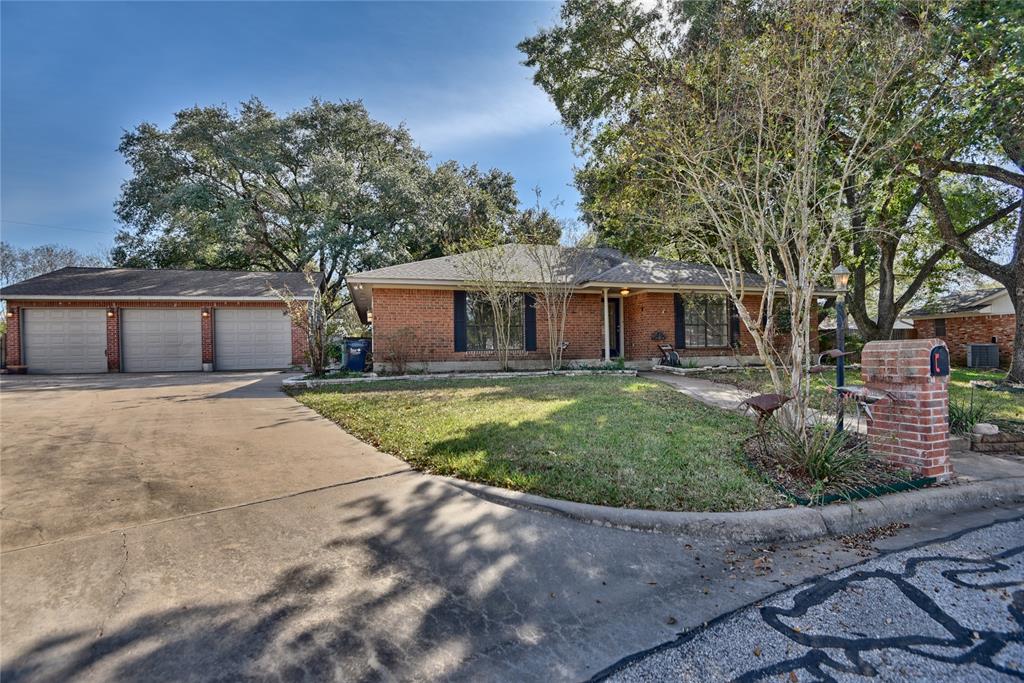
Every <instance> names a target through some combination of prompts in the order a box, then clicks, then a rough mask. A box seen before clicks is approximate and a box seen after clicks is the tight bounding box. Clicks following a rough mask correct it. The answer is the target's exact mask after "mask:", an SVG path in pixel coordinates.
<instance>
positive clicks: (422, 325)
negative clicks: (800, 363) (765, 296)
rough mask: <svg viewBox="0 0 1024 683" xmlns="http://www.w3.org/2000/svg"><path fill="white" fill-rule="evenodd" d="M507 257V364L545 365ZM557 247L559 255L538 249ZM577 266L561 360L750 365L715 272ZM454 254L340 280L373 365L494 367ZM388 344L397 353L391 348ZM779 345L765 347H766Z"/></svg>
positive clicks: (615, 257)
mask: <svg viewBox="0 0 1024 683" xmlns="http://www.w3.org/2000/svg"><path fill="white" fill-rule="evenodd" d="M496 248H497V249H512V250H516V251H514V252H513V253H512V254H511V255H510V263H512V264H513V265H512V267H511V270H512V271H513V272H515V273H517V274H518V277H516V280H515V281H516V282H517V283H522V290H523V297H522V303H521V305H520V306H519V308H518V315H517V319H516V321H515V323H514V330H513V337H514V340H515V341H514V350H513V351H512V365H513V367H516V368H520V369H527V368H544V367H547V365H548V364H549V355H548V340H547V334H548V333H547V325H546V323H545V316H544V314H543V312H539V311H538V310H537V307H536V304H535V296H534V295H533V294H531V293H530V283H534V285H535V286H536V283H537V282H539V281H541V278H540V276H539V274H538V269H537V266H536V264H535V263H534V262H533V261H532V259H530V258H529V257H528V255H526V254H525V250H524V249H523V248H522V247H515V246H511V245H509V246H505V247H496ZM549 248H550V249H563V247H549ZM573 253H574V254H576V255H577V257H578V258H580V259H581V260H582V263H581V264H580V267H579V268H578V269H576V268H574V269H573V271H574V273H576V274H577V276H576V281H577V283H578V286H577V287H576V289H575V292H574V294H573V297H572V299H571V301H570V303H569V312H568V317H567V322H566V331H565V340H564V342H565V344H566V346H565V349H564V353H563V359H564V360H566V361H576V362H585V363H600V362H603V361H607V360H610V359H616V358H622V359H623V360H624V361H626V362H627V363H628V364H629V365H630V366H633V367H649V366H650V365H651V364H652V363H653V362H654V361H655V360H657V359H659V358H660V357H661V352H660V350H659V348H658V347H659V344H666V343H667V344H671V345H672V346H673V347H674V348H675V349H676V351H677V352H678V353H679V356H680V358H681V360H682V362H683V363H689V362H692V363H694V364H697V365H712V364H738V363H757V362H759V358H758V356H757V351H756V349H755V347H754V343H753V339H752V338H751V335H750V333H749V332H748V331H747V329H746V327H745V326H743V324H742V322H741V320H740V317H739V315H738V314H737V312H736V310H735V308H734V307H733V306H732V305H731V303H730V302H729V299H728V297H727V296H726V294H725V290H724V288H723V287H722V285H721V283H720V281H719V279H718V276H717V275H716V273H715V271H714V269H712V268H711V267H709V266H704V265H698V264H693V263H682V262H678V261H669V260H666V259H658V258H646V259H630V258H627V257H626V256H624V255H623V254H621V253H620V252H618V251H616V250H614V249H606V248H596V249H577V250H574V252H573ZM465 259H466V257H465V255H455V256H445V257H441V258H435V259H429V260H425V261H417V262H414V263H407V264H402V265H397V266H390V267H387V268H380V269H377V270H371V271H366V272H363V273H357V274H353V275H350V276H349V277H348V285H349V290H350V292H351V294H352V299H353V302H354V303H355V307H356V311H357V312H358V314H359V316H360V318H361V319H362V320H363V322H367V323H370V324H371V325H372V330H373V356H374V363H375V367H378V368H382V369H385V370H386V369H388V359H389V358H393V354H394V353H395V352H396V351H399V352H401V353H402V355H403V356H405V358H406V360H407V361H408V364H409V367H410V368H414V369H424V370H430V371H452V370H455V371H457V370H488V369H495V368H497V367H498V361H497V360H496V355H495V351H494V330H493V315H492V314H491V312H490V307H489V306H488V305H487V303H486V302H485V301H484V300H483V299H482V297H481V296H480V295H479V294H478V293H476V292H474V291H473V287H472V286H471V284H470V279H468V278H467V277H466V273H467V272H468V270H467V267H466V260H465ZM744 287H745V289H746V290H748V291H749V292H750V293H749V294H747V295H746V296H745V298H744V303H745V305H746V306H747V307H748V310H755V311H756V310H758V307H759V304H760V302H761V298H762V292H763V290H764V282H763V280H762V279H761V278H760V277H758V276H756V275H752V274H746V275H744ZM398 345H401V346H404V347H405V348H404V349H397V348H396V347H397V346H398ZM787 345H788V337H787V336H785V335H780V338H778V339H776V346H777V348H784V347H786V346H787Z"/></svg>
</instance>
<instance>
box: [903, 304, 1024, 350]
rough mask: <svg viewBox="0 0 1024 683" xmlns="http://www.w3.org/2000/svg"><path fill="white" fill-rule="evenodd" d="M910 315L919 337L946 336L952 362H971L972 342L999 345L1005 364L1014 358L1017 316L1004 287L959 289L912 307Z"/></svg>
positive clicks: (944, 338)
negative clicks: (935, 299) (969, 356)
mask: <svg viewBox="0 0 1024 683" xmlns="http://www.w3.org/2000/svg"><path fill="white" fill-rule="evenodd" d="M907 317H908V318H910V319H912V320H913V321H914V329H915V330H916V331H917V336H918V337H921V338H926V337H938V338H940V339H943V340H945V342H946V346H948V347H949V358H950V362H952V363H954V364H956V365H961V366H965V365H967V364H968V362H967V360H968V359H967V355H968V347H969V346H970V345H971V344H995V345H997V346H998V347H999V365H1000V366H1001V367H1008V366H1009V365H1010V361H1011V359H1012V358H1013V337H1014V327H1015V325H1016V322H1017V316H1016V315H1014V312H1013V304H1012V303H1011V302H1010V295H1009V294H1008V293H1007V291H1006V289H1005V288H1004V287H993V288H987V289H974V290H969V291H966V292H956V293H954V294H950V295H948V296H945V297H942V298H941V299H939V300H937V301H936V302H935V303H933V304H929V305H927V306H922V307H921V308H918V309H915V310H913V311H910V312H909V313H908V314H907Z"/></svg>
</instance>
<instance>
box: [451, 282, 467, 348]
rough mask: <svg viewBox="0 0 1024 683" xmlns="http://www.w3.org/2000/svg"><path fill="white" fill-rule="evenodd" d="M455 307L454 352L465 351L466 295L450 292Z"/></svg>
mask: <svg viewBox="0 0 1024 683" xmlns="http://www.w3.org/2000/svg"><path fill="white" fill-rule="evenodd" d="M452 294H454V295H455V296H454V297H453V301H454V305H455V350H456V351H465V350H466V293H465V292H460V291H455V292H452Z"/></svg>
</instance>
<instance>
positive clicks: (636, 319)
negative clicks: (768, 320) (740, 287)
mask: <svg viewBox="0 0 1024 683" xmlns="http://www.w3.org/2000/svg"><path fill="white" fill-rule="evenodd" d="M759 301H760V295H758V294H754V295H751V296H750V297H749V298H748V300H747V305H748V306H751V307H754V310H756V306H757V305H758V302H759ZM602 302H603V297H602V295H600V294H576V295H575V296H574V297H573V298H572V300H571V301H570V304H569V316H568V320H567V322H566V330H565V340H566V341H567V342H568V347H567V348H566V349H565V352H564V354H563V358H565V359H566V360H595V359H600V358H603V356H604V343H603V339H604V318H603V313H602ZM454 315H455V312H454V295H453V294H452V291H451V290H442V289H395V288H374V290H373V352H374V357H375V358H376V359H377V360H378V361H386V359H387V358H388V357H389V355H391V353H392V352H393V350H394V349H393V346H394V344H395V340H396V339H397V338H398V333H399V331H401V330H402V329H403V328H409V329H411V330H412V331H413V332H414V335H415V336H414V337H413V340H412V343H411V344H410V345H409V348H408V350H407V353H406V356H407V358H408V359H409V360H410V361H411V362H452V361H473V360H488V359H491V360H493V359H494V357H495V356H494V354H493V353H487V352H479V351H476V352H474V351H468V352H456V351H455V319H454ZM674 315H675V314H674V309H673V294H671V293H664V292H640V293H637V294H633V295H630V296H627V297H625V299H624V300H623V307H622V319H623V324H624V326H625V329H624V346H625V348H624V357H625V358H626V359H627V360H646V359H649V358H658V357H660V355H661V353H660V351H659V350H658V344H659V343H661V342H658V341H656V340H653V339H651V335H652V334H653V333H654V332H656V331H661V332H663V333H664V334H665V336H666V341H667V342H668V343H670V344H671V343H674V341H675V322H674ZM547 340H548V330H547V325H546V322H545V315H544V311H543V309H539V310H538V311H537V350H536V351H532V352H526V351H515V352H513V358H516V359H526V360H544V359H547V358H548V350H547V349H548V346H547V344H548V341H547ZM776 343H777V345H778V347H779V348H785V347H786V345H787V343H788V342H787V340H786V337H785V335H780V336H779V338H778V339H777V340H776ZM734 353H735V352H734V350H733V349H732V348H730V347H721V348H707V349H686V350H685V351H684V352H682V353H681V354H680V355H681V356H683V357H700V356H731V355H733V354H734ZM740 354H742V355H756V354H757V349H756V348H755V347H754V343H753V339H752V338H751V336H750V333H749V332H748V331H747V329H746V328H745V327H744V326H743V325H742V324H741V326H740Z"/></svg>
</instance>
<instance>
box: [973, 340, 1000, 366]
mask: <svg viewBox="0 0 1024 683" xmlns="http://www.w3.org/2000/svg"><path fill="white" fill-rule="evenodd" d="M967 367H969V368H998V367H999V346H998V345H997V344H968V345H967Z"/></svg>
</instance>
